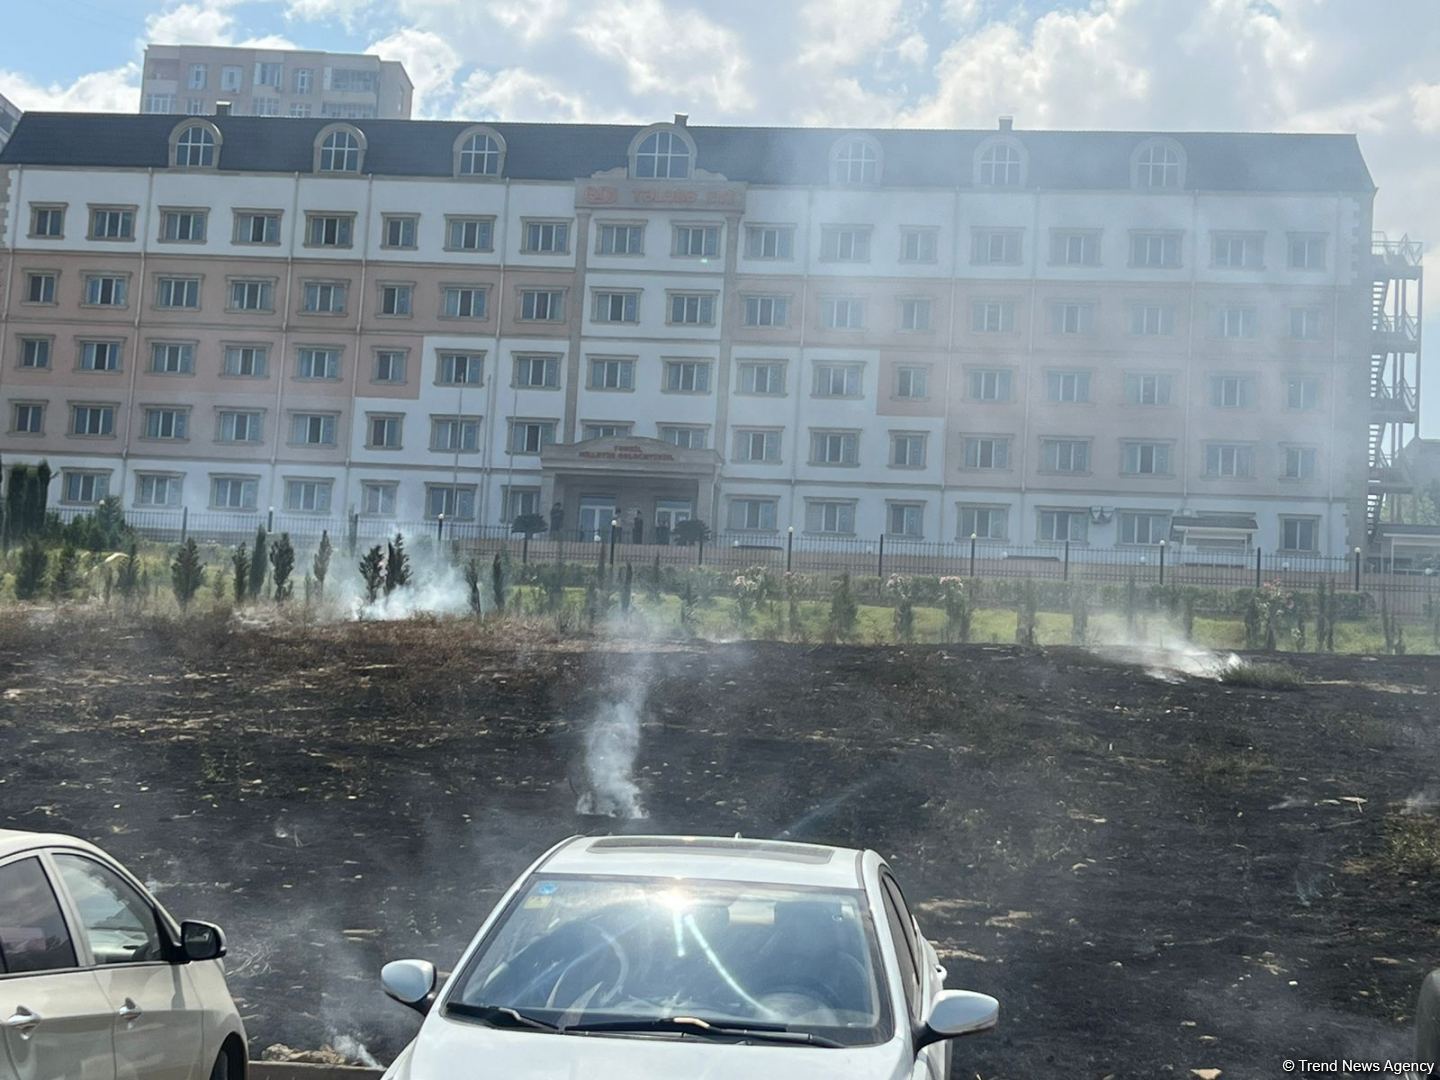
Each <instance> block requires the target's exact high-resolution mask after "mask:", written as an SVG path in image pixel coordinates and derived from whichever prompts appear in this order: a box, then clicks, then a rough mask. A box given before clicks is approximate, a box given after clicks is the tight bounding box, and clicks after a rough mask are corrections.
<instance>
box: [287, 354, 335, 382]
mask: <svg viewBox="0 0 1440 1080" xmlns="http://www.w3.org/2000/svg"><path fill="white" fill-rule="evenodd" d="M295 377H296V378H297V379H314V380H326V381H333V380H335V379H338V378H340V350H339V349H317V348H312V347H304V348H301V349H300V351H299V353H298V354H297V356H296V363H295Z"/></svg>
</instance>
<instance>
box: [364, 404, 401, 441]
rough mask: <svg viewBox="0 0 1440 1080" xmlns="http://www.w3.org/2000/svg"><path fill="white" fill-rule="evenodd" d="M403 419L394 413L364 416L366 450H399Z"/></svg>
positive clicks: (367, 414)
mask: <svg viewBox="0 0 1440 1080" xmlns="http://www.w3.org/2000/svg"><path fill="white" fill-rule="evenodd" d="M404 423H405V418H404V417H403V416H399V415H397V414H395V413H366V414H365V447H366V449H367V450H399V449H400V446H401V441H400V440H401V432H402V430H403V427H404Z"/></svg>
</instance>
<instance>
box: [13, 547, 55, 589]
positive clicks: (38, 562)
mask: <svg viewBox="0 0 1440 1080" xmlns="http://www.w3.org/2000/svg"><path fill="white" fill-rule="evenodd" d="M49 565H50V556H49V555H47V554H46V553H45V545H44V544H43V543H42V542H41V540H40V538H39V537H38V536H31V537H30V538H29V539H27V540H26V541H25V545H24V546H23V547H22V548H21V549H20V564H19V565H18V566H17V567H16V568H15V599H17V600H34V599H35V598H36V597H37V596H39V595H40V592H41V590H43V589H44V588H45V572H46V570H47V569H48V568H49Z"/></svg>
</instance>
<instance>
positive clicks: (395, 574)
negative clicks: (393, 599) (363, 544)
mask: <svg viewBox="0 0 1440 1080" xmlns="http://www.w3.org/2000/svg"><path fill="white" fill-rule="evenodd" d="M411 580H412V578H411V574H410V556H409V555H408V554H407V553H406V551H405V537H404V536H403V535H402V534H401V533H398V532H397V533H396V534H395V539H394V541H393V542H391V543H390V544H389V545H388V550H387V551H386V553H385V576H384V580H383V584H384V588H385V595H386V596H389V595H390V594H391V593H393V592H394V591H395V590H396V589H403V588H406V587H407V586H409V584H410V582H411Z"/></svg>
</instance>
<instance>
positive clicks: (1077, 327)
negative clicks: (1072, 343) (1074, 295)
mask: <svg viewBox="0 0 1440 1080" xmlns="http://www.w3.org/2000/svg"><path fill="white" fill-rule="evenodd" d="M1094 329H1095V305H1094V304H1092V303H1081V302H1078V301H1075V300H1061V301H1058V302H1056V303H1053V304H1051V305H1050V332H1051V333H1052V334H1088V333H1090V332H1091V331H1092V330H1094Z"/></svg>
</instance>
